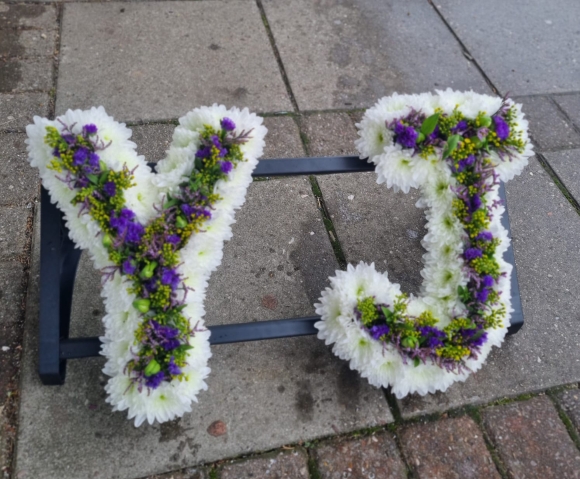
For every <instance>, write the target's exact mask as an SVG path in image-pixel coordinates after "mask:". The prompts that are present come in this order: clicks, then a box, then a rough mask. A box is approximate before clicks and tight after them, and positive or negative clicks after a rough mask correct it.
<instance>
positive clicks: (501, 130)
mask: <svg viewBox="0 0 580 479" xmlns="http://www.w3.org/2000/svg"><path fill="white" fill-rule="evenodd" d="M493 122H494V123H495V133H496V134H497V136H498V138H499V139H500V140H501V141H504V140H506V139H507V138H508V136H510V127H509V125H508V124H507V123H506V121H505V120H504V119H503V118H502V117H501V116H499V115H498V116H494V117H493Z"/></svg>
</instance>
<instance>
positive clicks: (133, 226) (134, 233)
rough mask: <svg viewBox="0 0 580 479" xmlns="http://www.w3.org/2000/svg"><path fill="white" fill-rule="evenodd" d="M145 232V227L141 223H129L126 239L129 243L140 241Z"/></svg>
mask: <svg viewBox="0 0 580 479" xmlns="http://www.w3.org/2000/svg"><path fill="white" fill-rule="evenodd" d="M144 234H145V228H143V226H142V225H141V224H140V223H129V226H128V227H127V236H126V237H125V240H126V241H127V242H128V243H139V242H140V241H141V237H142V236H143V235H144Z"/></svg>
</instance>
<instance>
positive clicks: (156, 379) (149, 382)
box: [145, 371, 165, 389]
mask: <svg viewBox="0 0 580 479" xmlns="http://www.w3.org/2000/svg"><path fill="white" fill-rule="evenodd" d="M145 377H146V378H147V379H145V386H147V387H148V388H151V389H157V388H158V387H159V385H160V384H161V383H162V382H163V380H164V379H165V373H164V372H163V371H159V372H158V373H157V374H154V375H153V376H145Z"/></svg>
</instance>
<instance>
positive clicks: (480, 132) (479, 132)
mask: <svg viewBox="0 0 580 479" xmlns="http://www.w3.org/2000/svg"><path fill="white" fill-rule="evenodd" d="M487 135H489V128H485V127H483V128H480V129H479V130H477V138H479V139H480V140H481V141H483V140H485V137H486V136H487Z"/></svg>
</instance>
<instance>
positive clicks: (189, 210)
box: [180, 203, 195, 218]
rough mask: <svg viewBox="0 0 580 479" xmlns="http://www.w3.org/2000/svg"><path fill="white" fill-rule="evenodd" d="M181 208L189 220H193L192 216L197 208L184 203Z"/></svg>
mask: <svg viewBox="0 0 580 479" xmlns="http://www.w3.org/2000/svg"><path fill="white" fill-rule="evenodd" d="M180 208H181V211H183V213H184V214H185V216H186V217H187V218H191V215H192V214H193V213H195V208H194V207H193V206H191V205H188V204H187V203H183V204H182V205H181V206H180Z"/></svg>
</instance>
